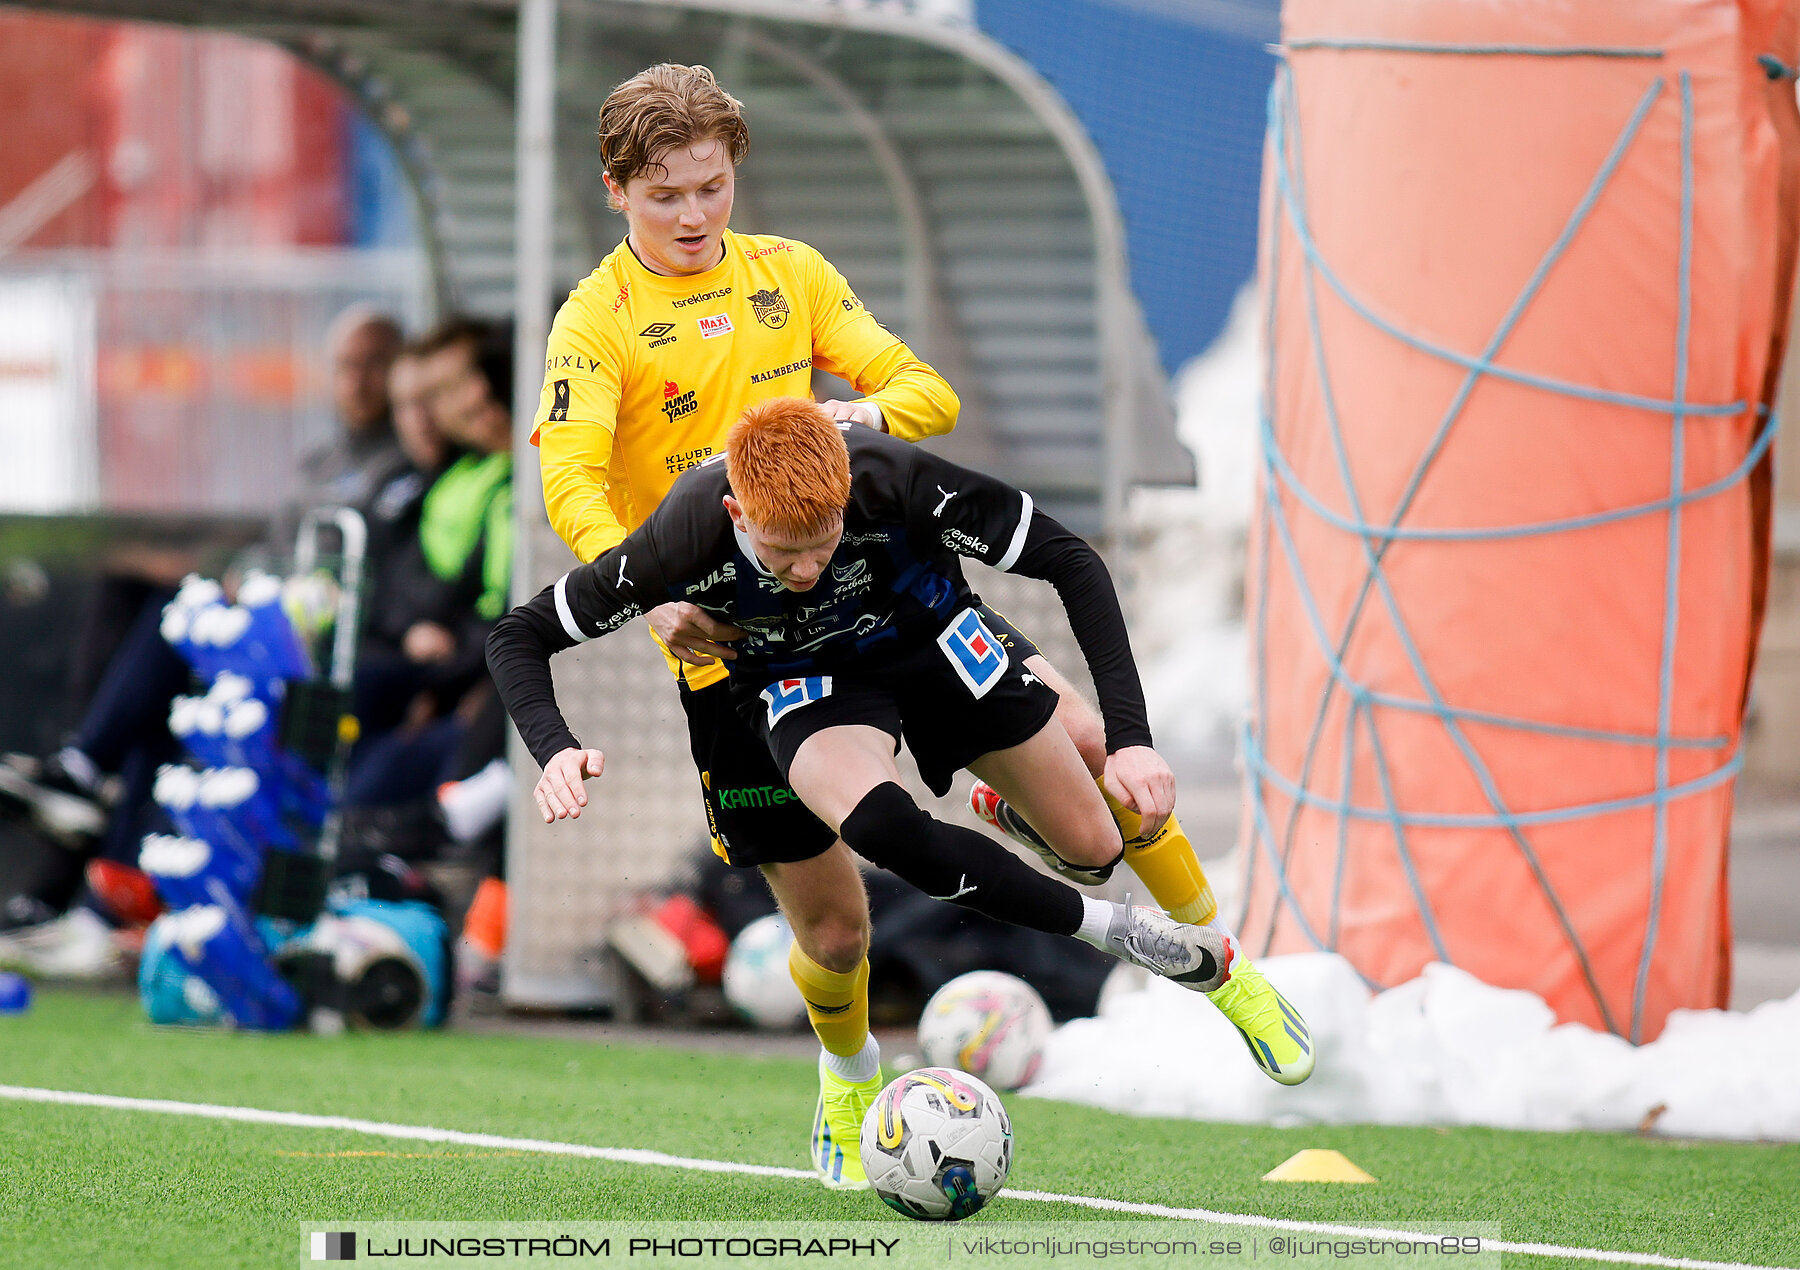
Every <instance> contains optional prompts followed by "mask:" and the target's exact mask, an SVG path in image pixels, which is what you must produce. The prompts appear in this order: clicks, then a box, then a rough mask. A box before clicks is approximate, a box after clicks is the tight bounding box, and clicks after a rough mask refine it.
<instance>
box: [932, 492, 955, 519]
mask: <svg viewBox="0 0 1800 1270" xmlns="http://www.w3.org/2000/svg"><path fill="white" fill-rule="evenodd" d="M937 492H938V493H940V494H942V495H943V497H942V498H940V499H938V505H937V506H936V507H933V508H932V509H931V514H932V515H933V516H942V515H943V514H944V507H945V506H946V505H947V504H948V503H949V502H950V500H951V499H953V498H955V497H956V495H957V491H956V490H953V489H945V488H944V487H943V486H942V485H940V486H938V487H937Z"/></svg>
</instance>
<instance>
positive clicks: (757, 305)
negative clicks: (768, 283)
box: [750, 287, 790, 331]
mask: <svg viewBox="0 0 1800 1270" xmlns="http://www.w3.org/2000/svg"><path fill="white" fill-rule="evenodd" d="M750 307H751V308H752V309H754V310H756V320H757V321H758V322H761V323H762V324H763V325H764V326H766V327H768V328H769V329H770V330H771V331H779V330H780V329H781V328H782V327H784V326H786V325H787V320H788V313H789V312H790V310H789V309H788V302H787V300H786V298H785V297H783V296H782V294H781V288H780V287H770V288H769V289H768V290H766V291H752V292H751V293H750Z"/></svg>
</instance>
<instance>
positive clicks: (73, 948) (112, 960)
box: [0, 907, 125, 980]
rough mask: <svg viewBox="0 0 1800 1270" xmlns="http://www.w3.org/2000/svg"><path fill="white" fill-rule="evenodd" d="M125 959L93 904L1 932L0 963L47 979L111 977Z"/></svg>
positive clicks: (110, 930) (122, 964)
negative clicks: (56, 916) (3, 933)
mask: <svg viewBox="0 0 1800 1270" xmlns="http://www.w3.org/2000/svg"><path fill="white" fill-rule="evenodd" d="M124 960H125V959H124V957H123V955H122V954H121V953H120V952H119V948H118V945H117V944H116V943H115V942H114V940H113V932H112V927H110V926H108V925H107V924H106V923H105V922H104V921H103V920H101V918H100V916H99V915H98V914H97V913H95V912H94V911H93V910H92V909H90V908H85V907H76V908H72V909H70V910H69V911H68V912H67V913H64V914H63V915H62V916H61V917H58V918H55V919H53V920H51V921H48V922H44V923H42V924H40V925H37V926H30V927H23V928H21V929H19V930H15V931H9V932H8V933H7V934H5V935H0V967H5V968H8V969H13V970H22V971H25V972H26V973H27V974H32V975H39V976H42V977H43V978H45V979H87V980H94V979H108V978H111V977H113V976H114V975H116V974H118V973H119V972H120V971H121V970H123V969H124Z"/></svg>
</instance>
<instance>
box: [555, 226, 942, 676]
mask: <svg viewBox="0 0 1800 1270" xmlns="http://www.w3.org/2000/svg"><path fill="white" fill-rule="evenodd" d="M723 237H724V246H725V254H724V259H723V260H721V261H720V263H719V264H718V265H716V266H714V267H713V268H712V269H709V270H707V271H706V272H705V273H700V274H690V275H688V276H685V277H680V278H668V277H663V276H662V275H660V274H655V273H651V272H650V271H649V270H648V269H646V268H644V266H643V265H642V264H641V263H640V262H639V261H638V259H637V257H636V256H635V255H633V254H632V252H631V249H630V247H629V246H627V245H626V244H625V243H623V242H621V243H620V244H619V246H618V247H617V248H616V249H614V251H613V252H612V254H611V255H609V256H607V258H606V259H605V260H603V261H602V262H601V263H600V267H599V268H597V269H595V270H594V272H593V273H591V274H589V275H588V276H587V278H585V279H584V280H583V281H582V282H581V284H580V285H579V286H577V287H576V288H575V290H574V291H572V292H570V294H569V298H568V300H567V302H565V303H564V304H563V306H562V309H561V310H560V311H559V312H558V313H557V315H556V322H555V324H554V325H553V327H552V328H551V331H550V343H549V348H548V356H547V357H546V359H545V363H544V388H543V394H542V396H541V398H540V400H539V403H538V413H537V420H536V426H535V428H534V429H533V431H532V437H531V439H532V441H533V442H534V443H535V444H536V445H537V446H538V447H539V458H540V467H541V469H542V471H543V480H544V506H545V508H546V510H547V512H548V514H549V517H550V524H551V526H552V527H553V528H554V529H555V530H556V532H557V533H558V534H559V535H560V536H561V537H562V540H563V541H564V542H566V543H568V544H569V547H570V549H571V550H573V551H574V552H575V554H576V555H577V556H578V557H580V558H581V560H583V561H584V562H585V561H590V560H592V559H594V557H596V556H598V555H599V554H600V553H601V552H603V551H606V550H608V549H609V548H611V547H614V546H616V545H617V544H618V543H619V542H620V541H622V540H623V539H624V537H625V535H626V534H627V533H629V532H630V531H631V530H633V529H635V528H637V526H638V525H639V524H640V523H642V521H643V520H644V518H645V517H646V516H648V515H649V514H650V513H651V512H652V511H654V510H655V509H656V506H657V504H658V503H660V502H661V501H662V499H663V495H665V494H667V493H668V491H669V486H670V485H672V484H674V481H675V478H676V477H677V476H679V475H680V474H681V473H682V472H683V471H685V470H686V469H688V468H690V467H693V466H695V465H696V464H698V463H700V462H702V461H703V460H704V459H706V458H707V457H708V456H709V455H711V454H713V453H714V452H715V451H717V450H720V449H723V448H724V445H725V434H726V432H727V430H728V429H729V428H730V427H731V425H732V423H733V422H734V421H735V420H736V419H737V417H738V416H739V415H740V414H741V413H742V412H743V410H744V408H745V407H746V406H748V405H751V404H752V403H754V402H757V401H762V400H765V399H767V398H769V397H785V396H800V397H805V396H810V395H811V392H812V370H813V367H815V366H817V367H819V368H820V369H822V370H826V371H829V372H831V373H832V374H834V375H838V376H840V377H841V378H843V379H846V380H848V381H849V382H851V383H852V384H854V385H855V386H856V389H857V391H858V392H860V393H862V394H864V397H865V399H866V400H868V401H871V402H873V403H874V404H875V405H876V406H877V407H878V408H879V409H880V411H881V415H882V419H883V422H884V423H885V425H886V428H887V431H888V432H889V433H890V434H892V435H893V436H896V437H900V438H902V439H904V440H908V441H916V440H919V439H921V438H923V437H928V436H935V435H938V434H940V433H945V432H948V431H950V429H951V428H953V427H955V426H956V414H957V410H958V404H959V403H958V402H957V398H956V394H955V392H954V391H952V389H951V387H950V385H949V384H948V383H946V382H945V381H944V379H943V377H942V376H941V375H939V374H938V373H937V372H936V371H935V370H933V369H932V368H931V367H930V366H928V365H926V364H925V363H924V362H922V361H920V360H919V359H918V358H917V357H915V356H914V355H913V352H912V350H911V349H909V348H907V346H906V345H905V343H903V342H902V341H901V340H900V339H899V338H897V337H896V336H895V335H894V334H893V333H892V332H890V331H888V330H887V329H886V328H885V327H883V326H882V325H881V324H880V323H879V322H877V321H876V320H875V318H874V317H873V315H871V314H870V313H869V311H868V310H867V309H866V308H864V307H863V304H862V301H861V300H859V299H857V298H856V294H855V293H854V292H853V291H851V289H850V284H849V283H847V282H846V281H845V280H844V277H843V275H842V274H840V273H839V272H838V271H837V270H836V269H835V268H833V267H832V266H831V264H830V262H828V261H827V260H826V259H825V258H824V257H823V256H821V255H820V254H819V253H818V252H817V251H815V250H813V249H812V248H811V247H809V246H807V245H806V244H805V243H801V242H796V241H794V240H793V239H788V238H776V237H773V236H751V235H747V234H734V233H732V232H731V231H729V230H727V231H726V232H725V234H724V236H723ZM709 669H714V668H709Z"/></svg>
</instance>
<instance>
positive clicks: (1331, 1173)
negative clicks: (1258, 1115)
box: [1263, 1147, 1375, 1182]
mask: <svg viewBox="0 0 1800 1270" xmlns="http://www.w3.org/2000/svg"><path fill="white" fill-rule="evenodd" d="M1374 1180H1375V1179H1374V1178H1372V1177H1370V1176H1369V1175H1368V1174H1367V1173H1364V1172H1363V1171H1362V1170H1361V1169H1359V1168H1357V1167H1356V1166H1355V1165H1354V1164H1352V1163H1350V1161H1349V1160H1347V1159H1345V1158H1344V1156H1343V1154H1342V1153H1341V1152H1338V1151H1332V1150H1328V1149H1325V1148H1321V1147H1308V1148H1307V1149H1306V1150H1304V1151H1301V1152H1300V1153H1299V1154H1297V1155H1295V1156H1294V1157H1293V1158H1292V1159H1291V1160H1288V1161H1287V1162H1286V1163H1283V1164H1278V1165H1276V1166H1275V1167H1274V1168H1272V1169H1270V1170H1269V1171H1268V1172H1267V1173H1264V1174H1263V1181H1265V1182H1373V1181H1374Z"/></svg>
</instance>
